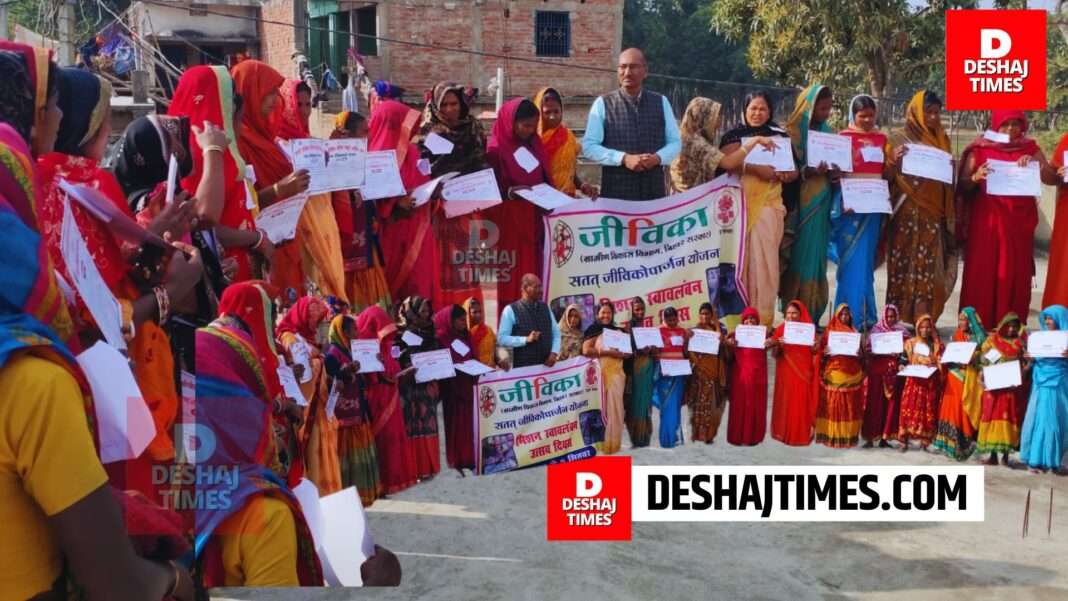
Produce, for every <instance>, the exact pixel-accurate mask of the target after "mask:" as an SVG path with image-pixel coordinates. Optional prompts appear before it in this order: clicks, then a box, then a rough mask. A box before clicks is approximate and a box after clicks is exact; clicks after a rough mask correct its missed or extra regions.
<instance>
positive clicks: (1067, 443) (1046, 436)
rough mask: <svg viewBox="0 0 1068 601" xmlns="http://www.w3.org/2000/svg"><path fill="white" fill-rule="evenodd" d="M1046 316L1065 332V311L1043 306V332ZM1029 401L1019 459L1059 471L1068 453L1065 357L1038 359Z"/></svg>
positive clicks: (1067, 319)
mask: <svg viewBox="0 0 1068 601" xmlns="http://www.w3.org/2000/svg"><path fill="white" fill-rule="evenodd" d="M1046 317H1050V318H1051V319H1053V323H1054V325H1055V326H1056V328H1057V329H1058V330H1068V308H1065V307H1064V305H1053V306H1052V307H1046V309H1045V310H1043V311H1042V313H1041V315H1039V316H1038V323H1039V324H1041V325H1042V329H1043V330H1048V329H1049V328H1048V327H1047V326H1046ZM1031 386H1032V388H1031V400H1030V401H1029V402H1028V404H1027V416H1026V417H1024V422H1023V429H1022V431H1021V435H1020V460H1021V461H1023V462H1024V463H1026V464H1027V465H1028V466H1029V467H1031V468H1037V469H1054V470H1055V469H1058V468H1060V467H1061V465H1062V464H1063V463H1064V455H1065V453H1068V358H1065V357H1056V358H1046V357H1038V358H1036V359H1035V367H1034V369H1033V370H1032V373H1031Z"/></svg>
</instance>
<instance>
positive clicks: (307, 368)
mask: <svg viewBox="0 0 1068 601" xmlns="http://www.w3.org/2000/svg"><path fill="white" fill-rule="evenodd" d="M289 356H290V357H292V358H293V363H294V364H296V365H300V366H301V367H303V368H304V375H303V376H302V377H301V378H300V381H301V382H302V383H306V382H311V379H312V370H311V351H310V350H308V343H307V342H304V341H298V342H296V343H294V344H293V345H292V346H290V347H289Z"/></svg>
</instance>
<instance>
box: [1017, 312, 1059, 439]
mask: <svg viewBox="0 0 1068 601" xmlns="http://www.w3.org/2000/svg"><path fill="white" fill-rule="evenodd" d="M1047 317H1049V318H1050V319H1052V320H1053V329H1054V330H1068V307H1065V306H1064V305H1051V306H1049V307H1046V308H1045V309H1043V310H1042V312H1041V313H1039V315H1038V325H1039V327H1041V328H1042V330H1043V331H1049V330H1050V328H1049V326H1047V325H1046V318H1047ZM1066 377H1068V360H1065V359H1064V358H1062V357H1036V358H1035V368H1034V371H1033V372H1032V374H1031V380H1032V382H1033V386H1034V388H1033V391H1034V392H1032V394H1035V392H1037V390H1038V389H1039V388H1049V387H1054V386H1059V387H1060V390H1061V397H1060V399H1059V400H1060V403H1061V407H1062V411H1063V403H1065V402H1066V401H1068V396H1066V395H1068V382H1066V381H1065V378H1066ZM1031 402H1032V403H1034V400H1032V401H1031ZM1030 413H1031V412H1030V411H1028V415H1030ZM1062 415H1063V414H1062ZM1062 419H1063V418H1062ZM1025 430H1026V428H1025ZM1061 437H1062V438H1065V439H1068V433H1066V432H1063V431H1062V432H1061ZM1061 448H1062V449H1064V448H1065V447H1064V446H1062V447H1061Z"/></svg>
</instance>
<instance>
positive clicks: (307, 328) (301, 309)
mask: <svg viewBox="0 0 1068 601" xmlns="http://www.w3.org/2000/svg"><path fill="white" fill-rule="evenodd" d="M315 305H318V306H320V307H322V309H323V312H322V315H321V316H320V318H319V320H318V321H312V318H311V309H312V307H313V306H315ZM328 312H329V309H328V308H327V306H326V303H324V302H323V301H322V299H319V298H316V297H314V296H305V297H301V298H300V299H298V300H297V302H296V303H295V304H294V305H293V306H292V307H290V308H289V311H287V312H286V314H285V317H283V318H282V321H280V322H279V323H278V327H277V328H275V335H276V337H277V338H278V339H279V340H281V338H282V334H285V333H286V332H289V333H291V334H299V335H300V336H301V338H303V339H304V340H305V342H307V343H308V344H315V337H316V334H317V331H318V328H319V324H320V323H322V322H323V320H324V319H326V315H327V313H328Z"/></svg>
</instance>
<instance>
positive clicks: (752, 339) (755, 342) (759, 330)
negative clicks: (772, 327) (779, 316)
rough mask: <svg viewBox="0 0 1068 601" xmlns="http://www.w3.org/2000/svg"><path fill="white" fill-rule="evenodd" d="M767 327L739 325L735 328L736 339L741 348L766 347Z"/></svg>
mask: <svg viewBox="0 0 1068 601" xmlns="http://www.w3.org/2000/svg"><path fill="white" fill-rule="evenodd" d="M766 336H767V329H766V328H765V327H764V326H738V327H737V328H735V329H734V339H735V340H736V341H737V342H738V347H739V348H758V349H763V348H764V340H765V338H766Z"/></svg>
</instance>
